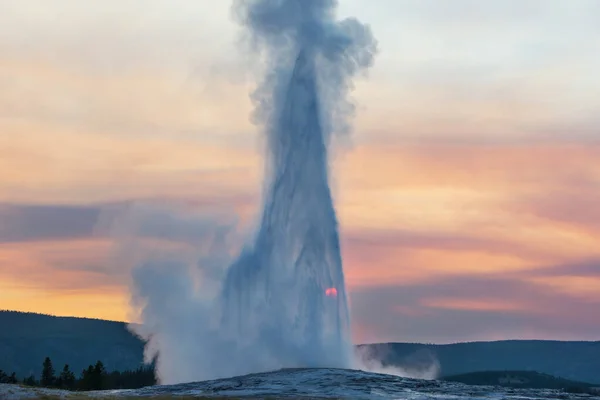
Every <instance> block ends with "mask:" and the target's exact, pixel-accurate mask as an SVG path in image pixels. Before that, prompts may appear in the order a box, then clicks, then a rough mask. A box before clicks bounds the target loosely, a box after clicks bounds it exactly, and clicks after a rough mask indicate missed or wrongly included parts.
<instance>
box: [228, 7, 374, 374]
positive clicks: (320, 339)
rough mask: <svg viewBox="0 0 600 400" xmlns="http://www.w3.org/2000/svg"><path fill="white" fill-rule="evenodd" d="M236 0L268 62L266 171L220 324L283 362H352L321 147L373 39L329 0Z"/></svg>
mask: <svg viewBox="0 0 600 400" xmlns="http://www.w3.org/2000/svg"><path fill="white" fill-rule="evenodd" d="M236 4H237V8H236V9H237V10H240V11H242V12H241V14H240V15H241V20H242V22H243V23H244V25H246V27H248V28H250V32H251V34H252V35H253V39H255V43H256V44H257V45H258V46H259V48H261V49H262V50H264V53H263V54H264V55H265V59H266V62H267V68H268V75H267V79H266V80H265V82H264V84H263V85H262V86H261V87H260V89H259V91H258V93H259V94H260V95H261V96H262V97H259V98H258V100H259V103H258V111H259V115H260V116H261V117H262V118H263V119H262V120H261V121H260V122H261V123H262V124H263V126H264V128H265V130H266V134H267V144H268V153H267V157H268V162H267V165H268V170H267V174H268V175H267V181H266V182H267V188H266V194H265V199H264V205H263V210H262V218H261V220H260V226H259V229H258V232H257V235H256V238H255V240H254V243H253V244H252V245H251V246H249V247H248V248H247V249H246V250H245V251H244V252H243V253H242V254H241V256H240V258H239V259H238V260H237V262H235V263H234V264H233V265H232V266H231V269H230V270H229V273H228V276H227V279H226V281H225V285H224V289H223V295H222V301H223V307H224V308H223V310H224V314H223V315H224V326H225V327H226V330H228V331H229V330H233V331H238V332H240V334H244V335H248V337H250V338H252V339H251V340H252V342H254V341H256V340H257V339H259V340H261V341H265V348H266V349H267V351H268V355H269V358H270V359H271V360H272V361H273V363H274V364H275V365H278V366H281V367H325V366H326V367H340V368H344V367H349V366H350V363H351V356H352V348H351V341H350V317H349V312H348V304H347V296H346V290H345V283H344V272H343V269H342V258H341V254H340V244H339V235H338V224H337V219H336V213H335V208H334V205H333V201H332V196H331V190H330V187H329V170H328V167H329V160H328V147H329V145H330V141H331V136H332V135H331V134H332V133H333V132H334V131H335V129H336V128H337V129H339V128H341V126H340V124H339V123H340V122H341V120H343V119H344V117H346V116H347V115H343V113H342V114H340V111H341V110H342V109H343V106H344V105H348V104H347V103H345V102H344V100H345V98H344V97H345V94H346V91H347V85H348V84H349V83H350V82H349V79H350V78H351V77H352V75H353V74H354V73H356V72H357V70H359V69H360V68H364V67H368V66H369V65H370V64H371V62H372V59H373V54H374V51H375V48H376V46H375V42H374V40H373V38H372V36H371V33H370V31H369V29H368V28H367V27H365V26H364V25H361V24H360V23H358V22H357V21H356V20H353V19H348V20H344V21H336V20H335V9H336V6H337V2H336V1H335V0H255V1H252V0H247V1H238V2H237V3H236ZM331 298H335V301H332V299H331ZM257 322H258V323H257Z"/></svg>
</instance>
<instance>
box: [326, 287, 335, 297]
mask: <svg viewBox="0 0 600 400" xmlns="http://www.w3.org/2000/svg"><path fill="white" fill-rule="evenodd" d="M325 296H327V297H337V289H336V288H334V287H330V288H328V289H326V290H325Z"/></svg>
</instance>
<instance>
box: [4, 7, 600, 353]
mask: <svg viewBox="0 0 600 400" xmlns="http://www.w3.org/2000/svg"><path fill="white" fill-rule="evenodd" d="M340 3H341V4H340V10H339V13H340V16H342V17H345V16H356V17H358V18H359V19H360V20H362V21H364V22H367V23H368V24H370V26H371V28H372V29H373V32H374V34H375V36H376V38H377V40H378V42H379V49H380V52H379V54H378V56H377V59H376V63H375V66H374V68H373V69H372V70H370V71H369V73H368V74H367V76H364V77H361V78H360V79H358V80H356V82H355V90H354V91H353V93H352V98H353V101H354V102H355V104H356V115H355V118H354V120H353V132H352V133H351V135H350V136H348V137H347V138H346V139H347V140H346V141H345V142H344V143H341V144H338V146H337V147H336V149H335V151H334V157H333V161H332V171H333V172H332V174H333V187H334V194H335V201H336V205H337V211H338V216H339V220H340V229H341V237H342V251H343V258H344V269H345V274H346V280H347V284H348V287H349V292H350V302H351V310H352V319H353V337H354V340H355V341H356V342H361V343H364V342H378V341H409V342H435V343H449V342H457V341H471V340H497V339H522V338H537V339H561V340H562V339H564V340H566V339H569V340H575V339H581V340H600V208H599V207H598V204H600V117H599V115H600V114H599V112H598V111H599V110H600V78H599V77H598V73H597V71H599V70H600V52H599V51H598V49H600V2H598V1H597V0H573V1H564V0H488V1H479V0H453V1H446V0H341V1H340ZM241 43H243V37H242V36H241V32H240V30H239V28H238V27H237V26H236V25H235V23H234V22H233V20H232V18H231V12H230V4H229V1H218V2H215V1H212V0H144V1H142V0H104V1H102V2H99V1H97V2H82V1H79V0H54V1H52V2H48V1H46V0H0V54H1V57H0V309H15V310H24V311H35V312H43V313H51V314H57V315H74V316H86V317H94V318H107V319H114V320H128V319H130V317H131V312H130V309H129V305H128V304H129V292H128V284H129V280H130V271H131V268H132V266H133V265H134V264H135V258H136V255H135V254H133V253H135V251H134V250H132V251H131V252H129V251H128V250H127V247H126V246H125V248H124V247H123V245H122V243H120V244H119V243H118V240H117V239H116V238H118V237H119V233H120V231H119V229H118V226H119V224H118V223H119V222H122V221H120V219H119V218H120V217H117V218H115V215H122V214H119V212H118V210H131V209H133V210H137V209H138V208H136V207H139V205H140V204H142V205H143V204H152V205H153V206H156V207H158V208H157V209H160V210H162V211H157V212H156V213H155V214H152V215H151V216H150V217H149V219H148V220H146V219H144V227H143V229H141V231H143V232H142V233H141V236H143V240H145V241H146V243H147V244H149V245H150V246H151V247H152V248H153V249H154V251H157V252H160V251H180V250H181V249H187V250H190V249H192V250H193V249H194V248H197V247H198V246H201V244H202V243H204V242H205V241H206V240H207V238H208V237H210V235H211V234H214V229H215V228H214V224H219V223H221V222H222V223H223V224H226V223H228V221H229V220H230V219H231V218H232V216H238V218H239V226H240V227H241V228H239V229H241V230H242V231H243V230H244V229H246V230H249V229H251V226H252V223H253V218H256V213H257V210H258V207H259V204H260V197H261V188H262V186H261V185H262V171H263V170H262V164H261V163H262V158H263V157H262V147H261V141H260V138H261V133H260V131H259V130H258V129H257V127H255V126H254V125H252V123H251V119H250V115H251V112H252V107H253V105H252V103H251V101H250V98H249V93H250V92H251V91H252V89H253V87H254V86H255V84H256V77H257V69H256V65H255V64H253V63H252V62H251V57H250V56H249V55H248V54H247V52H245V51H244V49H243V47H240V46H241ZM115 210H117V211H115ZM134 214H135V213H134ZM127 215H131V214H127ZM132 218H135V217H132ZM144 218H146V217H144ZM206 218H210V219H212V220H216V221H213V222H214V224H213V223H206V222H205V221H206ZM115 219H116V222H117V224H116V225H115ZM220 219H222V221H221V220H220ZM115 226H116V227H117V228H115ZM238 236H242V237H243V235H238ZM236 240H238V241H239V243H238V246H241V245H242V244H243V241H242V239H239V238H238V239H236ZM130 253H131V254H130Z"/></svg>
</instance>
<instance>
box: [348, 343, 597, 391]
mask: <svg viewBox="0 0 600 400" xmlns="http://www.w3.org/2000/svg"><path fill="white" fill-rule="evenodd" d="M358 347H359V348H361V347H366V348H368V350H369V353H371V354H372V355H373V356H374V357H375V358H377V359H380V360H382V361H383V364H384V365H411V363H414V362H419V360H422V359H423V358H424V356H425V355H426V356H427V357H431V356H433V357H435V358H436V359H437V360H438V361H439V363H440V366H441V375H442V376H450V375H462V374H468V373H472V372H481V371H535V372H538V373H542V374H549V375H553V376H555V377H560V378H564V379H569V380H573V381H582V382H589V383H593V384H600V341H557V340H502V341H487V342H486V341H481V342H465V343H453V344H419V343H378V344H368V345H359V346H358Z"/></svg>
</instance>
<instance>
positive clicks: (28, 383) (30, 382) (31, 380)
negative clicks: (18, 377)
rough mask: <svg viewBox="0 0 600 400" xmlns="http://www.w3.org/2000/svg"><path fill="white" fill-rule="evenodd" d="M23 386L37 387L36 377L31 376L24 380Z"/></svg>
mask: <svg viewBox="0 0 600 400" xmlns="http://www.w3.org/2000/svg"><path fill="white" fill-rule="evenodd" d="M23 384H24V385H25V386H36V385H37V382H36V381H35V376H33V375H31V376H29V378H25V379H24V380H23Z"/></svg>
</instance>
